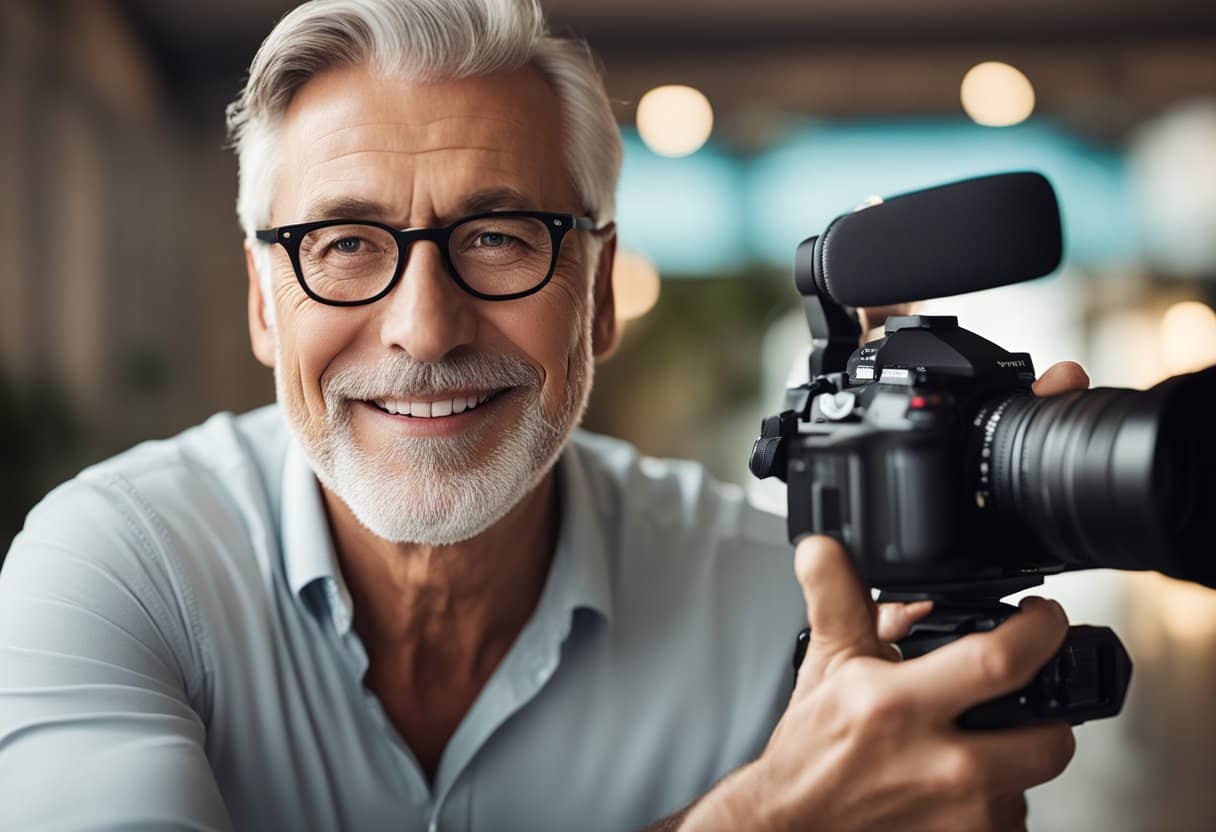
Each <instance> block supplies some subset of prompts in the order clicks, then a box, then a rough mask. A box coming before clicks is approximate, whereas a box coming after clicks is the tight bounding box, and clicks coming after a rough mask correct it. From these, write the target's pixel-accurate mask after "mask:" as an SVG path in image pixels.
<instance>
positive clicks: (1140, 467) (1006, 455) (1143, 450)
mask: <svg viewBox="0 0 1216 832" xmlns="http://www.w3.org/2000/svg"><path fill="white" fill-rule="evenodd" d="M975 425H976V427H977V429H978V430H979V431H981V433H980V434H979V435H978V436H977V440H978V441H977V447H979V448H980V454H981V459H980V460H978V461H977V471H979V472H981V473H980V489H979V490H978V492H977V499H978V502H979V503H980V505H981V507H992V508H995V509H996V510H998V511H999V512H1000V513H1001V514H1002V515H1004V516H1005V517H1006V518H1008V519H1010V520H1011V521H1013V522H1014V523H1017V524H1019V525H1020V526H1022V527H1023V528H1025V529H1027V530H1028V531H1029V532H1030V534H1031V536H1033V537H1034V538H1035V539H1037V540H1038V541H1039V542H1040V543H1041V544H1043V546H1044V547H1045V548H1046V549H1047V550H1048V551H1049V552H1050V553H1051V554H1052V555H1054V556H1055V557H1056V558H1059V559H1060V560H1062V561H1064V562H1066V563H1070V564H1073V565H1074V566H1078V567H1105V568H1113V569H1155V570H1158V571H1160V572H1164V573H1166V574H1168V575H1172V576H1174V577H1177V578H1183V579H1186V580H1191V581H1199V582H1201V583H1204V584H1207V585H1209V586H1213V585H1216V557H1214V556H1213V554H1216V553H1214V552H1213V545H1212V543H1211V536H1210V534H1206V533H1205V534H1202V535H1201V529H1200V525H1201V523H1203V521H1204V520H1206V519H1208V515H1210V514H1211V512H1213V511H1216V367H1210V368H1208V369H1206V370H1202V371H1200V372H1197V373H1191V374H1189V375H1182V376H1175V377H1173V378H1169V379H1166V380H1165V381H1163V382H1161V383H1160V384H1158V385H1157V386H1156V387H1154V388H1152V389H1151V390H1147V391H1139V390H1122V389H1115V388H1099V389H1096V390H1087V391H1082V392H1074V393H1066V394H1064V395H1061V396H1053V397H1050V398H1043V399H1040V398H1036V397H1034V396H1032V395H1030V394H1029V393H1027V392H1025V391H1018V392H1016V393H1005V394H1001V395H999V396H996V397H994V398H993V399H991V400H990V401H987V402H985V403H984V405H983V406H982V407H981V408H980V410H979V415H978V416H977V419H976V421H975ZM1203 531H1204V532H1207V531H1208V530H1207V529H1204V530H1203Z"/></svg>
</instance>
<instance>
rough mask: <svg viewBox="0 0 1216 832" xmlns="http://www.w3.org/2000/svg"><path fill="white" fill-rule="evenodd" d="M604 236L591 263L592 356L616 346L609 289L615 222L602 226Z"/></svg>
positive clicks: (604, 355) (605, 354) (604, 354)
mask: <svg viewBox="0 0 1216 832" xmlns="http://www.w3.org/2000/svg"><path fill="white" fill-rule="evenodd" d="M604 233H605V235H606V236H605V239H604V242H603V244H602V245H601V246H600V257H599V261H598V263H597V264H596V267H595V289H594V299H595V310H594V313H593V314H594V318H593V320H592V324H591V350H592V353H593V354H594V355H595V357H596V358H607V357H608V356H609V355H611V354H612V352H613V350H615V349H616V345H617V341H618V340H619V339H618V336H619V335H620V332H619V330H618V328H617V323H616V299H615V297H614V296H613V292H612V264H613V263H614V262H615V260H616V225H615V223H612V224H609V225H608V226H606V227H605V229H604Z"/></svg>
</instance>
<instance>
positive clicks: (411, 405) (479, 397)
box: [367, 387, 513, 419]
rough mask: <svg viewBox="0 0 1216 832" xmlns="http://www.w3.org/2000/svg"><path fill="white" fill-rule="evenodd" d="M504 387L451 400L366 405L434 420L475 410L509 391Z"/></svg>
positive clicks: (381, 401) (385, 401)
mask: <svg viewBox="0 0 1216 832" xmlns="http://www.w3.org/2000/svg"><path fill="white" fill-rule="evenodd" d="M511 389H513V388H511V387H504V388H502V389H501V390H487V391H483V392H472V393H468V394H460V395H454V396H452V397H451V398H444V399H430V400H427V401H421V400H418V399H387V398H386V399H370V400H367V403H368V404H370V405H372V406H373V407H376V408H378V409H379V410H382V411H384V412H385V413H389V414H392V415H393V416H410V417H413V418H415V419H434V418H436V417H442V416H455V415H456V414H458V413H464V412H465V411H466V410H475V409H477V408H478V407H480V406H481V405H483V404H485V403H486V402H488V401H491V400H493V399H495V398H497V397H498V396H499V395H501V394H503V393H505V392H507V391H508V390H511Z"/></svg>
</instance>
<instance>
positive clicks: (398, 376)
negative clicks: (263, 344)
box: [275, 333, 594, 546]
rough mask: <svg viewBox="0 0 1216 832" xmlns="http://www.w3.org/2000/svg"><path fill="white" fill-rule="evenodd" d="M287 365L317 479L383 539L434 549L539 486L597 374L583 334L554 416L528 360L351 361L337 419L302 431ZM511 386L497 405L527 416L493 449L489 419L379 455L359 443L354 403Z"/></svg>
mask: <svg viewBox="0 0 1216 832" xmlns="http://www.w3.org/2000/svg"><path fill="white" fill-rule="evenodd" d="M585 335H589V333H585ZM281 364H282V356H280V360H279V361H278V362H276V370H275V389H276V392H277V394H278V400H279V402H280V404H281V406H282V407H283V409H284V413H285V415H286V418H287V422H288V425H289V426H290V427H291V430H292V432H293V433H294V434H295V435H296V437H297V439H298V440H299V442H300V444H301V446H302V447H303V449H304V452H305V454H306V456H307V457H308V460H309V462H310V463H311V465H312V468H313V471H314V472H315V473H316V475H317V478H318V479H319V480H320V481H321V482H322V483H323V484H324V485H325V487H326V488H328V489H329V490H330V491H332V492H333V493H334V494H336V495H337V496H338V497H339V498H341V499H342V501H343V502H345V503H346V505H347V506H348V507H349V508H350V510H351V512H352V513H353V514H354V515H355V517H356V518H357V519H358V521H359V522H360V523H361V524H363V526H365V527H366V528H367V529H368V530H369V531H371V532H372V533H373V534H375V535H377V536H378V537H381V538H384V539H385V540H388V541H391V542H394V543H421V544H428V545H432V546H439V545H447V544H451V543H457V542H459V541H462V540H467V539H469V538H471V537H474V536H476V535H478V534H480V533H481V532H483V531H485V530H486V529H487V528H489V527H490V526H492V525H493V524H494V523H496V522H498V521H499V520H500V519H502V517H504V516H505V515H506V514H507V512H509V511H510V510H511V509H512V508H514V507H515V506H516V505H517V504H518V503H519V501H520V500H522V499H523V498H524V496H525V495H527V494H529V493H530V492H531V491H532V490H533V489H534V488H536V486H537V485H538V484H539V483H540V481H541V480H542V479H543V478H544V477H545V475H546V474H547V473H548V472H549V471H550V469H551V468H552V467H553V465H554V463H556V461H557V458H558V455H559V454H560V453H561V450H562V448H563V447H564V446H565V444H566V442H567V440H568V439H569V438H570V434H571V433H573V431H574V428H575V427H576V426H577V425H578V423H579V421H580V420H581V419H582V415H583V412H584V411H585V409H586V405H587V400H588V399H589V397H590V392H591V378H592V374H593V372H594V359H593V358H592V355H591V350H590V338H589V337H584V338H580V339H579V344H578V345H577V347H576V354H575V355H573V356H571V361H570V365H569V366H570V369H571V377H570V378H569V379H568V386H567V388H566V391H565V392H566V398H565V401H563V402H562V406H561V407H560V408H559V413H558V414H557V417H556V418H555V419H554V420H553V421H550V420H549V419H547V418H546V416H545V414H544V411H543V410H542V407H541V396H540V378H539V376H538V375H537V373H536V371H535V369H533V368H532V367H531V366H530V365H528V364H527V363H525V362H524V361H522V360H521V359H518V358H515V357H512V356H505V355H500V356H480V355H474V354H468V353H466V354H463V355H461V356H459V357H454V358H451V359H447V360H444V361H443V362H439V363H434V364H423V363H420V362H417V361H414V360H413V359H411V358H408V357H404V356H400V357H398V356H391V357H387V358H385V359H384V360H383V361H382V362H381V363H380V364H379V365H376V366H371V367H348V368H345V369H343V370H340V371H338V372H337V373H335V374H334V375H333V376H331V377H330V378H328V379H323V380H322V393H323V395H324V397H325V404H326V410H327V422H328V424H327V425H326V428H327V430H325V431H324V433H323V434H321V435H320V436H318V435H317V434H316V432H315V431H314V432H311V434H312V435H309V432H306V431H305V430H304V429H302V428H301V423H302V421H303V420H302V416H303V414H298V413H293V412H291V408H290V407H289V405H288V403H289V402H290V401H291V400H290V399H289V398H288V397H286V396H285V395H284V390H283V387H282V381H281V378H280V374H279V372H278V369H277V368H278V366H281ZM502 387H514V388H515V389H513V390H510V391H506V392H505V393H503V394H499V395H500V398H501V397H503V396H507V397H509V398H508V399H507V400H504V401H500V402H498V403H497V404H495V405H493V406H494V407H498V408H511V407H519V408H522V412H521V414H520V419H519V421H518V422H517V423H515V424H514V425H507V426H505V427H506V435H505V437H504V438H503V439H502V441H501V442H499V443H498V444H497V445H496V446H495V447H494V448H493V449H492V450H491V451H490V452H489V453H488V454H486V453H484V452H480V451H479V446H481V444H482V443H481V440H482V439H483V437H484V435H485V434H486V432H487V428H488V422H487V417H484V416H483V417H481V420H480V422H479V423H478V424H477V426H475V427H472V428H469V429H467V430H466V431H464V432H463V433H462V434H461V435H459V436H456V437H451V438H447V437H429V436H407V435H401V436H399V437H398V438H396V439H395V440H394V441H393V442H392V443H391V444H389V445H386V446H385V447H384V448H382V449H380V450H378V451H376V452H373V453H368V452H367V451H365V450H364V449H363V448H361V447H360V446H359V443H358V442H357V441H356V439H355V435H354V430H353V426H352V419H351V410H352V408H354V407H359V406H361V405H359V404H358V403H357V401H355V400H363V401H369V400H372V399H380V398H409V394H411V393H413V394H416V395H419V396H422V395H426V394H432V393H439V392H442V391H450V390H454V389H481V390H486V389H498V388H502ZM485 406H486V405H482V407H485ZM496 418H498V419H500V420H501V419H503V418H504V417H503V415H502V414H499V415H497V417H496Z"/></svg>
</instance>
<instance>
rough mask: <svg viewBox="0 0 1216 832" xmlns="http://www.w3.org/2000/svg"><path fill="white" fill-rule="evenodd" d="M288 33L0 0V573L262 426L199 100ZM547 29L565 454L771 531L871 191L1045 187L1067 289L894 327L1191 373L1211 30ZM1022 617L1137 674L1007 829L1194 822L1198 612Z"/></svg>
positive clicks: (1071, 21) (259, 21)
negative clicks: (575, 129) (563, 228)
mask: <svg viewBox="0 0 1216 832" xmlns="http://www.w3.org/2000/svg"><path fill="white" fill-rule="evenodd" d="M292 5H293V4H292V3H290V2H284V1H283V0H208V2H206V3H201V2H185V0H181V1H180V2H178V1H177V0H114V1H113V2H105V0H37V1H35V0H0V106H2V110H0V113H2V115H0V552H3V551H5V550H6V549H7V546H8V541H9V539H11V537H12V535H13V534H15V533H16V531H17V530H18V529H19V528H20V525H21V522H22V518H23V517H24V515H25V513H26V511H28V509H29V507H30V506H32V505H33V503H35V502H36V501H37V500H38V499H40V497H41V496H42V495H43V494H44V493H45V492H46V491H47V490H48V489H49V488H51V487H52V486H54V485H55V484H56V483H58V482H60V481H62V480H63V479H65V478H67V477H70V476H71V475H72V474H74V473H75V472H76V471H78V470H79V469H80V468H81V467H83V466H84V465H87V464H90V463H92V462H95V461H97V460H100V459H103V458H105V457H107V456H109V455H112V454H114V453H117V452H119V451H121V450H123V449H125V448H127V447H129V446H131V445H133V444H135V443H136V442H139V441H141V440H144V439H148V438H154V437H162V436H168V435H172V434H174V433H176V432H178V431H180V430H182V429H184V428H186V427H188V426H190V425H193V424H196V423H198V422H200V421H202V420H203V419H204V418H205V417H206V416H208V415H209V414H211V413H213V412H215V411H218V410H233V411H238V412H239V411H243V410H246V409H249V408H252V407H255V406H258V405H260V404H263V403H266V402H268V401H270V400H271V399H272V398H273V385H272V381H271V377H270V374H269V373H268V372H267V371H266V370H265V369H263V368H262V367H261V366H260V365H258V364H257V363H256V362H255V361H254V359H253V358H252V356H251V354H250V351H249V347H248V335H247V329H246V318H245V291H246V279H245V274H244V268H243V261H242V255H241V235H240V231H239V229H238V227H237V223H236V218H235V216H234V210H233V205H234V199H235V194H236V166H235V161H234V159H233V157H232V155H231V153H230V152H229V151H227V150H226V149H225V148H224V142H225V137H224V129H223V108H224V105H225V104H226V103H227V102H228V101H229V100H231V99H232V98H233V97H234V96H235V95H236V93H237V91H238V89H239V87H240V84H241V80H242V76H243V73H244V70H245V68H246V67H247V65H248V62H249V60H250V59H251V57H252V55H253V53H254V51H255V49H256V48H257V45H258V44H259V42H260V41H261V39H262V38H263V37H264V36H265V34H266V33H267V32H268V31H269V30H270V28H271V26H272V25H273V23H274V21H275V20H276V19H277V18H278V17H279V16H281V15H282V14H283V13H284V12H285V11H286V10H287V9H289V8H290V7H291V6H292ZM545 5H546V7H547V9H548V11H549V13H550V17H551V22H552V24H553V27H554V28H555V29H556V30H558V31H559V32H563V33H575V34H578V35H581V36H583V37H585V38H587V39H588V40H589V41H590V42H591V44H592V46H593V47H594V49H595V50H596V51H597V53H598V54H599V56H600V57H601V59H602V60H603V63H604V67H605V72H606V80H607V85H608V89H609V92H610V94H611V95H612V96H613V98H614V100H615V104H616V109H617V114H618V116H619V120H620V125H621V129H622V131H623V133H624V136H625V146H626V160H625V166H624V173H623V178H622V182H621V188H620V203H619V212H618V215H619V227H620V238H621V244H622V246H623V248H624V253H623V254H622V256H621V258H620V260H621V262H620V264H619V267H618V272H617V275H616V292H617V297H618V306H619V307H620V311H621V315H622V318H623V319H624V326H625V329H624V338H623V342H622V344H621V347H620V349H619V350H618V352H617V353H616V354H615V355H614V356H613V357H612V358H611V359H610V360H608V361H607V362H605V363H604V364H602V365H601V367H600V369H599V371H598V377H597V381H596V388H595V392H594V396H593V401H592V406H591V409H590V412H589V414H588V417H587V425H588V426H589V427H591V428H592V429H595V430H599V431H603V432H607V433H612V434H615V435H618V436H622V437H625V438H627V439H630V440H632V441H633V442H635V443H636V444H638V445H639V446H640V447H641V448H642V449H643V450H645V451H647V452H649V453H652V454H657V455H663V456H678V457H691V458H695V459H699V460H701V461H703V462H704V463H705V464H706V465H708V466H709V467H710V468H711V469H712V470H713V471H714V472H716V473H717V474H718V475H719V476H720V477H722V478H723V479H726V480H731V481H735V482H738V483H740V484H743V485H745V486H746V487H747V488H748V489H749V490H750V491H751V492H752V495H753V497H754V499H755V500H756V501H757V502H760V503H762V504H765V505H769V506H773V507H775V508H777V509H778V510H780V509H781V505H780V500H781V493H780V491H774V490H772V489H763V488H759V487H757V486H759V485H760V484H757V483H750V482H749V476H748V474H747V472H746V459H747V453H748V450H749V448H750V443H751V440H752V438H753V437H754V435H755V432H756V429H757V427H758V424H759V419H760V416H761V415H762V414H764V413H766V412H769V411H772V410H773V409H774V408H775V407H776V405H777V403H778V402H779V400H780V392H781V390H782V388H783V387H784V386H785V384H786V383H787V381H789V380H791V379H795V380H800V379H798V373H799V372H801V371H803V368H804V367H805V354H806V349H807V345H808V343H809V341H808V337H807V333H806V328H805V324H804V322H803V320H802V317H801V314H800V312H799V307H798V303H797V297H796V295H795V293H794V291H793V289H792V286H791V284H790V266H791V263H792V258H793V252H794V247H795V246H796V245H797V243H798V242H799V241H800V240H802V239H803V238H805V237H807V236H810V235H811V234H815V233H818V232H819V231H820V230H821V229H822V228H823V227H824V225H825V224H826V223H827V222H828V221H829V220H830V219H831V218H832V217H833V216H835V215H836V214H839V213H842V212H844V211H847V210H850V209H852V208H853V207H854V206H856V205H857V204H859V203H861V202H862V201H863V200H865V199H866V198H868V197H870V196H872V195H876V194H882V195H891V194H894V193H898V192H900V191H904V190H908V189H913V188H918V187H921V186H925V185H931V184H935V183H938V182H941V181H945V180H949V179H953V178H958V177H963V176H970V175H975V174H982V173H990V172H996V171H1003V170H1013V169H1035V170H1039V171H1042V172H1043V173H1045V174H1046V175H1047V176H1048V177H1049V178H1050V179H1051V180H1052V182H1053V183H1054V185H1055V186H1056V189H1057V192H1058V193H1059V196H1060V199H1061V204H1062V211H1063V216H1064V222H1065V228H1066V248H1067V254H1066V261H1065V264H1064V266H1063V267H1062V268H1061V269H1060V270H1059V271H1058V272H1057V273H1056V274H1054V275H1052V276H1050V277H1047V278H1044V279H1042V280H1038V281H1035V282H1032V283H1028V284H1024V285H1020V286H1014V287H1008V288H1004V289H998V290H993V291H988V292H983V293H978V294H974V295H970V296H964V297H959V298H950V299H945V300H938V301H932V302H929V303H926V304H925V305H924V309H925V311H929V312H937V313H942V314H957V315H959V317H960V320H961V322H962V323H963V325H964V326H967V327H968V328H971V329H974V330H977V331H979V332H980V333H982V334H984V335H985V336H986V337H988V338H990V339H991V340H994V341H996V342H997V343H999V344H1001V345H1002V346H1004V347H1006V348H1009V349H1013V350H1019V351H1020V350H1025V351H1029V352H1030V353H1031V354H1032V355H1033V356H1034V359H1035V362H1036V367H1037V368H1038V369H1039V370H1040V371H1042V370H1044V369H1046V368H1047V367H1048V366H1049V365H1050V364H1051V363H1053V362H1055V361H1059V360H1064V359H1073V360H1078V361H1080V362H1081V363H1082V364H1083V365H1084V366H1085V367H1086V368H1087V369H1088V370H1089V372H1090V375H1091V376H1092V378H1093V380H1094V383H1095V385H1112V386H1132V387H1145V386H1149V385H1151V384H1153V383H1155V382H1156V381H1158V380H1160V379H1161V378H1164V377H1165V376H1167V375H1171V374H1175V373H1180V372H1185V371H1188V370H1192V369H1197V368H1199V367H1202V366H1206V365H1208V364H1212V363H1216V313H1214V312H1213V308H1212V307H1213V304H1214V303H1216V4H1213V3H1211V2H1196V0H1155V2H1152V3H1148V2H1141V3H1127V2H1118V0H1071V2H1068V3H1060V2H1056V0H1020V1H1019V2H1017V3H1013V2H1002V3H995V2H983V0H919V2H909V0H852V1H851V2H849V3H829V2H826V0H751V2H749V3H746V4H744V3H739V2H735V0H667V2H664V3H655V2H653V0H616V2H614V3H611V4H606V3H596V2H592V0H547V2H545ZM1214 548H1216V547H1214ZM1208 554H1216V552H1210V553H1208ZM1047 592H1048V593H1049V594H1053V595H1055V596H1057V597H1059V598H1060V599H1061V600H1063V601H1064V603H1065V606H1066V607H1067V608H1068V609H1069V611H1070V614H1071V616H1072V618H1073V620H1074V621H1091V622H1094V623H1105V624H1113V625H1115V626H1117V627H1118V628H1119V630H1120V632H1121V633H1122V634H1123V636H1124V639H1125V641H1127V643H1128V645H1129V648H1130V649H1131V652H1132V654H1133V656H1134V658H1135V661H1136V677H1135V679H1134V682H1133V688H1132V694H1131V700H1130V702H1129V704H1128V707H1127V709H1126V711H1125V713H1124V715H1123V716H1122V717H1121V718H1120V719H1117V720H1107V721H1104V722H1099V723H1095V724H1091V725H1086V726H1082V727H1081V728H1079V729H1078V731H1077V736H1078V740H1079V751H1078V754H1077V757H1076V760H1075V762H1074V763H1073V765H1072V767H1071V768H1070V769H1069V770H1068V772H1066V773H1065V775H1064V776H1063V777H1061V778H1060V779H1059V780H1057V781H1056V782H1054V783H1051V784H1049V785H1047V786H1045V787H1042V788H1040V789H1036V790H1035V791H1033V792H1032V793H1031V828H1032V829H1042V830H1048V829H1059V830H1065V829H1067V830H1078V829H1082V830H1091V829H1093V830H1097V829H1101V830H1140V829H1152V830H1208V829H1213V828H1216V790H1213V789H1211V788H1210V786H1209V781H1210V777H1211V775H1210V772H1211V771H1212V770H1213V767H1216V720H1214V717H1216V593H1212V592H1210V591H1207V590H1202V589H1198V588H1195V587H1192V586H1189V585H1184V584H1180V583H1178V582H1174V581H1169V580H1166V579H1163V578H1160V577H1158V576H1155V575H1138V576H1127V575H1120V574H1117V573H1110V572H1096V573H1081V575H1080V576H1063V577H1059V578H1053V579H1051V580H1050V581H1049V583H1048V586H1047ZM792 635H793V634H791V636H792Z"/></svg>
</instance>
